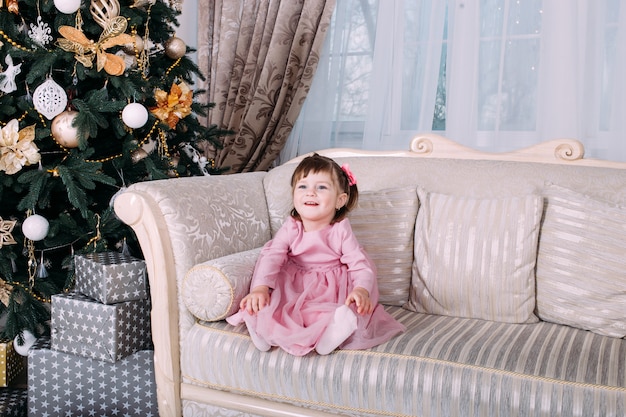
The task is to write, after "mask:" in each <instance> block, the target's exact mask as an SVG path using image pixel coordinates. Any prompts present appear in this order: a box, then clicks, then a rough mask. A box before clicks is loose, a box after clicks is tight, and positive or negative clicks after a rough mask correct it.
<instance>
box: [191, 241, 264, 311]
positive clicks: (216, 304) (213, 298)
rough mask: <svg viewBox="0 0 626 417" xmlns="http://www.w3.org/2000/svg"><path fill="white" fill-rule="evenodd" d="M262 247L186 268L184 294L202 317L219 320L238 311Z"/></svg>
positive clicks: (248, 287)
mask: <svg viewBox="0 0 626 417" xmlns="http://www.w3.org/2000/svg"><path fill="white" fill-rule="evenodd" d="M260 252H261V248H256V249H252V250H249V251H245V252H240V253H235V254H232V255H227V256H224V257H221V258H218V259H213V260H210V261H206V262H202V263H200V264H198V265H195V266H194V267H193V268H191V269H190V270H189V272H187V274H186V275H185V278H184V279H183V282H182V285H181V297H182V299H183V302H184V303H185V305H186V306H187V309H188V310H189V312H191V314H193V315H194V316H195V317H196V318H198V319H199V320H205V321H218V320H222V319H225V318H226V317H228V316H230V315H232V314H234V313H236V312H237V311H238V310H239V302H240V301H241V299H242V298H243V297H245V296H246V294H247V293H248V291H249V289H250V281H251V280H252V274H253V272H254V266H255V265H256V261H257V259H258V257H259V253H260Z"/></svg>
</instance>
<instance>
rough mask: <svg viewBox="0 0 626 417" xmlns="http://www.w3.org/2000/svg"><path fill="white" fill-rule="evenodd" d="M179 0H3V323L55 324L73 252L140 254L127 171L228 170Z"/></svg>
mask: <svg viewBox="0 0 626 417" xmlns="http://www.w3.org/2000/svg"><path fill="white" fill-rule="evenodd" d="M179 16H180V7H179V5H178V4H175V3H167V2H164V1H162V0H134V1H133V0H120V1H118V0H94V1H92V2H89V1H82V2H81V0H54V1H52V0H0V128H1V131H0V133H1V134H0V313H2V314H3V316H4V318H5V319H6V324H5V326H4V328H2V333H1V334H0V336H3V337H5V338H14V337H17V338H18V340H19V341H20V342H22V343H23V336H24V335H29V336H32V335H40V334H42V333H45V332H47V331H48V330H49V329H48V327H47V322H48V321H49V317H50V314H49V313H50V312H49V305H48V302H49V299H50V296H51V295H52V294H55V293H59V292H61V291H64V290H69V289H71V288H72V286H73V281H74V264H73V260H74V255H76V254H79V253H86V252H100V251H106V250H122V251H129V252H130V253H131V254H132V255H134V256H137V257H140V255H141V254H140V253H139V252H140V249H139V248H138V246H137V244H136V242H135V240H134V236H133V234H132V231H131V230H130V229H129V228H128V227H126V226H125V225H123V224H122V223H121V222H120V221H119V220H118V219H117V218H116V216H115V213H114V211H113V208H112V202H113V200H114V198H115V196H116V195H117V194H118V193H119V192H121V191H123V189H124V188H125V187H127V186H128V185H130V184H132V183H135V182H138V181H146V180H155V179H164V178H171V177H176V176H189V175H208V174H213V173H216V172H215V168H214V166H213V165H212V163H211V161H207V160H206V159H205V158H204V157H203V156H202V155H201V154H200V153H199V151H198V150H197V149H198V148H197V147H196V144H197V143H198V142H199V141H210V142H211V143H212V145H214V146H218V147H219V145H220V138H221V137H222V136H223V135H224V134H226V133H228V132H224V131H221V130H219V129H217V128H216V127H215V126H210V127H205V126H203V124H202V123H201V122H200V120H199V118H201V117H202V116H205V115H206V111H207V109H208V106H207V105H201V104H199V103H198V102H197V101H195V99H194V97H195V96H196V95H197V94H199V93H201V92H200V91H193V90H192V89H191V88H190V86H192V85H193V79H194V77H202V75H201V73H200V71H199V69H198V68H197V66H196V65H195V63H194V62H193V61H192V60H191V59H189V58H188V54H189V53H190V52H193V50H192V49H191V48H189V47H187V45H185V43H184V41H182V40H181V39H180V38H178V37H176V33H175V29H176V27H178V24H179V23H178V21H177V18H178V17H179Z"/></svg>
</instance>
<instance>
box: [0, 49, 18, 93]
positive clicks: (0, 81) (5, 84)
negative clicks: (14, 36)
mask: <svg viewBox="0 0 626 417" xmlns="http://www.w3.org/2000/svg"><path fill="white" fill-rule="evenodd" d="M4 62H5V63H6V64H7V69H6V70H5V71H4V72H0V91H2V92H3V93H6V94H9V93H12V92H14V91H15V90H17V84H15V77H17V74H19V73H20V72H22V69H21V67H22V64H21V63H19V64H17V65H13V58H11V55H9V54H7V56H6V58H5V59H4Z"/></svg>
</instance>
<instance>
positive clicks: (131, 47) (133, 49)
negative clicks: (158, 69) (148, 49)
mask: <svg viewBox="0 0 626 417" xmlns="http://www.w3.org/2000/svg"><path fill="white" fill-rule="evenodd" d="M143 46H144V45H143V38H142V37H141V36H139V35H135V40H134V41H133V42H130V43H127V44H125V45H124V46H122V50H123V51H124V52H126V53H127V54H129V55H135V53H141V51H143Z"/></svg>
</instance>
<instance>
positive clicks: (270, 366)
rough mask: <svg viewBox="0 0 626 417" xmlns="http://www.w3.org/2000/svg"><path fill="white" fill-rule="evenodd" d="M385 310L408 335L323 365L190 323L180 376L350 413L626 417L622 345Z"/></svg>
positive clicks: (325, 359) (582, 334)
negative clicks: (262, 350) (405, 327)
mask: <svg viewBox="0 0 626 417" xmlns="http://www.w3.org/2000/svg"><path fill="white" fill-rule="evenodd" d="M387 308H388V311H389V312H390V313H391V314H393V315H394V316H395V317H396V318H397V319H398V320H400V321H401V322H402V323H403V324H405V325H406V326H407V332H406V333H404V334H402V335H400V336H398V337H396V338H394V339H392V340H391V341H389V342H388V343H385V344H383V345H380V346H378V347H376V348H373V349H370V350H363V351H350V350H345V351H337V352H335V353H333V354H331V355H328V356H318V355H315V354H310V355H307V356H305V357H296V356H292V355H289V354H286V353H284V352H283V351H281V350H279V349H273V350H272V351H270V352H266V353H263V352H260V351H258V350H257V349H255V348H254V346H253V345H252V343H251V341H250V339H249V337H248V335H247V332H246V330H245V328H243V327H242V326H240V327H237V328H233V327H232V326H229V325H227V324H226V323H225V322H223V321H222V322H212V323H208V322H200V323H196V324H195V325H194V326H193V327H192V329H191V331H190V333H189V334H188V340H187V343H185V344H184V345H183V346H194V349H183V352H182V373H183V378H184V380H185V381H186V382H188V383H192V384H197V385H202V386H209V387H212V388H217V389H223V390H228V391H232V392H235V393H239V394H245V395H252V396H259V397H263V398H269V399H272V400H274V401H282V402H287V403H292V404H296V405H299V406H302V407H310V408H315V409H324V410H331V411H334V412H339V413H342V415H353V416H369V415H376V416H437V417H446V416H513V415H521V416H557V415H558V416H564V417H565V416H594V415H596V416H599V415H601V416H622V415H624V414H625V413H626V372H625V368H624V365H623V364H624V361H625V359H626V341H625V340H624V339H618V338H611V337H607V336H601V335H598V334H595V333H592V332H587V331H583V330H579V329H575V328H571V327H567V326H562V325H557V324H552V323H546V322H540V323H533V324H510V323H498V322H491V321H483V320H478V319H466V318H454V317H444V316H436V315H426V314H419V313H413V312H410V311H407V310H404V309H402V308H399V307H387ZM225 358H228V359H227V360H225ZM233 364H237V365H236V366H233ZM615 364H622V365H621V368H618V367H616V366H615ZM303 374H306V375H307V377H306V378H302V375H303ZM330 404H334V405H333V406H332V408H329V407H331V406H330Z"/></svg>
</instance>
